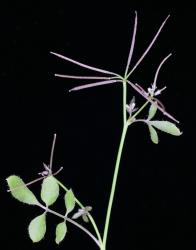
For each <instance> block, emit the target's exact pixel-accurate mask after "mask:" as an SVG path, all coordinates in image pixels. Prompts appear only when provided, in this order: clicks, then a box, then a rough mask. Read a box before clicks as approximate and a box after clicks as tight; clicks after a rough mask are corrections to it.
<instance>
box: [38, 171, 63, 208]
mask: <svg viewBox="0 0 196 250" xmlns="http://www.w3.org/2000/svg"><path fill="white" fill-rule="evenodd" d="M58 196H59V185H58V183H57V181H56V179H55V178H54V177H53V176H52V175H51V176H48V177H46V178H45V179H44V180H43V183H42V189H41V199H42V200H43V201H44V202H45V203H46V205H47V206H50V205H52V204H53V203H54V202H55V201H56V200H57V198H58Z"/></svg>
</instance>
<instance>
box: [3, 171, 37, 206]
mask: <svg viewBox="0 0 196 250" xmlns="http://www.w3.org/2000/svg"><path fill="white" fill-rule="evenodd" d="M6 180H7V183H8V186H9V188H10V190H11V194H12V195H13V197H14V198H15V199H17V200H19V201H21V202H24V203H26V204H29V205H37V204H38V203H39V202H38V200H37V198H36V197H35V195H34V194H33V193H32V192H31V190H30V189H29V188H28V187H27V186H26V185H25V183H24V182H23V180H22V179H21V178H20V177H19V176H16V175H11V176H9V177H8V178H7V179H6Z"/></svg>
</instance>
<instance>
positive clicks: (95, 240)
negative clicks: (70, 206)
mask: <svg viewBox="0 0 196 250" xmlns="http://www.w3.org/2000/svg"><path fill="white" fill-rule="evenodd" d="M38 206H39V207H41V208H42V209H44V210H45V211H46V212H49V213H51V214H54V215H56V216H58V217H60V218H62V219H63V220H66V221H68V222H70V223H71V224H73V225H75V226H76V227H78V228H80V229H81V230H82V231H84V232H85V233H86V234H88V236H90V237H91V238H92V239H93V240H94V242H95V243H96V244H97V245H98V246H99V248H100V249H102V248H101V247H102V246H101V244H100V242H99V241H98V240H97V239H96V237H95V236H94V235H93V234H92V233H91V232H90V231H88V230H87V229H86V228H85V227H83V226H82V225H80V224H79V223H77V222H76V221H74V220H72V219H70V218H68V217H66V216H65V215H62V214H60V213H58V212H56V211H54V210H52V209H50V208H48V207H45V206H43V205H42V204H41V203H38Z"/></svg>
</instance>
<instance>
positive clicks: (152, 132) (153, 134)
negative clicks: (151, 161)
mask: <svg viewBox="0 0 196 250" xmlns="http://www.w3.org/2000/svg"><path fill="white" fill-rule="evenodd" d="M148 128H149V131H150V138H151V140H152V142H153V143H155V144H158V143H159V138H158V135H157V131H156V130H155V129H154V128H153V127H152V126H151V125H148Z"/></svg>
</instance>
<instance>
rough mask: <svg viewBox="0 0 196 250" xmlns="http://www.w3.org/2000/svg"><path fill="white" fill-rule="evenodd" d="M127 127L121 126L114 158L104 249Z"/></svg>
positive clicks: (104, 242)
mask: <svg viewBox="0 0 196 250" xmlns="http://www.w3.org/2000/svg"><path fill="white" fill-rule="evenodd" d="M127 129H128V123H127V122H126V123H125V125H124V126H123V131H122V135H121V140H120V146H119V149H118V154H117V158H116V164H115V170H114V175H113V180H112V187H111V192H110V198H109V203H108V208H107V214H106V221H105V227H104V234H103V246H104V249H106V241H107V236H108V229H109V223H110V216H111V211H112V204H113V200H114V193H115V189H116V183H117V177H118V172H119V166H120V160H121V155H122V150H123V145H124V142H125V137H126V133H127Z"/></svg>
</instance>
